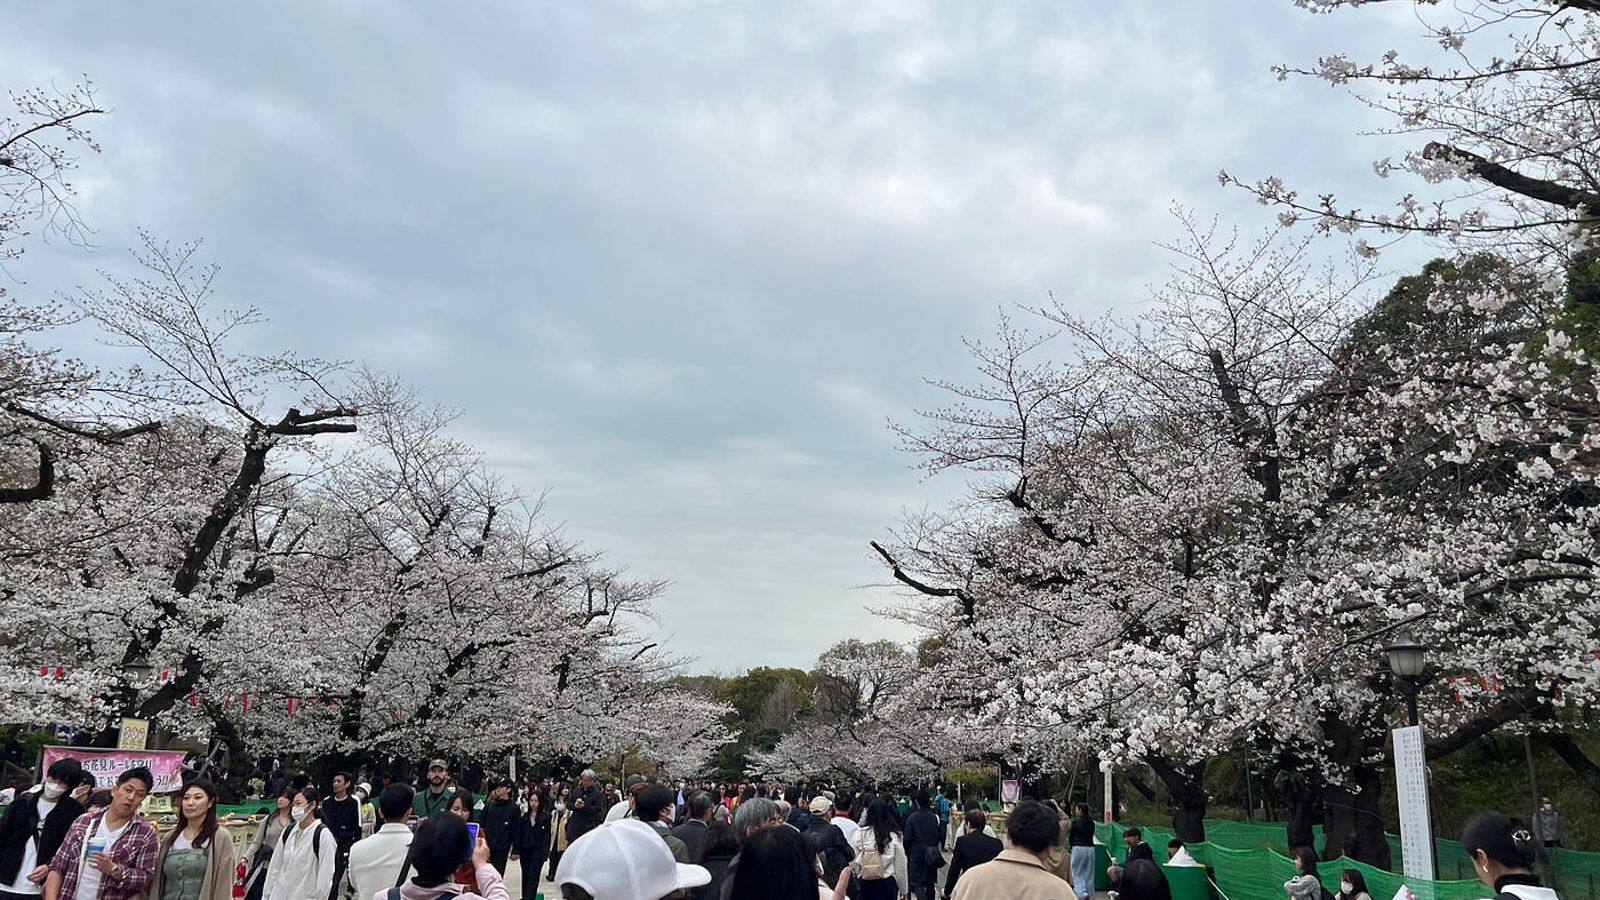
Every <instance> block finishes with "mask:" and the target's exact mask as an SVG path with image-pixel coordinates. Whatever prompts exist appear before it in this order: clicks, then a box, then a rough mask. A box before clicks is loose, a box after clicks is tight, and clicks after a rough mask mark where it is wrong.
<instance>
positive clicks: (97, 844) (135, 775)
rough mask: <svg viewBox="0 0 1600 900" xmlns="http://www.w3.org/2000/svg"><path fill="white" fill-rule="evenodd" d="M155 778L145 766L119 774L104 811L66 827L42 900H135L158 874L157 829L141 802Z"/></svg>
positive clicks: (51, 865)
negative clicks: (147, 817)
mask: <svg viewBox="0 0 1600 900" xmlns="http://www.w3.org/2000/svg"><path fill="white" fill-rule="evenodd" d="M155 783H156V778H155V776H154V775H152V774H150V770H149V769H147V768H145V767H144V766H135V767H133V768H131V769H128V770H127V771H125V772H123V773H122V774H121V775H119V776H117V786H116V787H115V788H114V789H113V790H112V791H111V801H110V802H109V803H108V804H107V805H106V808H105V809H104V810H101V811H99V812H95V813H85V814H84V815H81V816H79V817H78V819H77V821H75V822H73V823H72V827H71V828H69V829H67V836H66V837H64V838H62V839H61V846H60V847H57V848H56V852H55V856H53V857H51V859H50V871H49V872H47V873H46V874H45V878H44V900H136V898H140V897H142V896H143V895H144V893H145V891H146V890H147V889H148V888H149V887H150V879H151V878H152V877H154V875H155V870H156V852H157V847H156V829H155V826H153V825H151V824H150V820H149V819H146V818H145V817H144V816H141V815H139V804H141V803H143V802H144V798H145V797H146V796H148V795H149V794H150V789H151V788H152V787H154V786H155Z"/></svg>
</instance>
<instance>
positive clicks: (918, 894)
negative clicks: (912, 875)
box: [911, 882, 933, 900]
mask: <svg viewBox="0 0 1600 900" xmlns="http://www.w3.org/2000/svg"><path fill="white" fill-rule="evenodd" d="M911 896H913V897H915V898H917V900H933V883H932V882H929V883H927V884H913V885H912V886H911Z"/></svg>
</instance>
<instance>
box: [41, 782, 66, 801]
mask: <svg viewBox="0 0 1600 900" xmlns="http://www.w3.org/2000/svg"><path fill="white" fill-rule="evenodd" d="M66 792H67V786H66V785H64V784H58V783H56V782H54V781H46V782H45V783H44V798H45V799H46V800H56V799H59V798H60V797H61V795H62V794H65V793H66Z"/></svg>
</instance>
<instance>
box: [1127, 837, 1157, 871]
mask: <svg viewBox="0 0 1600 900" xmlns="http://www.w3.org/2000/svg"><path fill="white" fill-rule="evenodd" d="M1136 859H1148V860H1150V861H1151V862H1155V861H1156V854H1155V851H1154V850H1151V849H1150V845H1149V844H1147V843H1145V842H1144V841H1140V842H1139V843H1137V844H1134V845H1133V846H1132V847H1130V848H1128V855H1127V857H1126V858H1125V859H1123V861H1122V864H1123V865H1124V866H1126V865H1127V864H1128V863H1131V862H1133V861H1134V860H1136Z"/></svg>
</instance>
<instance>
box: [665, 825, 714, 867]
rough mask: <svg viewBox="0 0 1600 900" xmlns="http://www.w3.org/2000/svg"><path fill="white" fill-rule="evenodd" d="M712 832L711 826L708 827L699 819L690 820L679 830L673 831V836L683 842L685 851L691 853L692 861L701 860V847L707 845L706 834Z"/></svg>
mask: <svg viewBox="0 0 1600 900" xmlns="http://www.w3.org/2000/svg"><path fill="white" fill-rule="evenodd" d="M710 830H711V826H710V825H707V824H706V823H705V822H702V821H700V820H699V819H690V820H689V821H687V822H685V823H683V824H682V825H679V826H678V827H677V828H674V829H672V836H673V837H675V838H677V839H678V840H680V841H683V846H684V849H685V850H687V851H689V858H690V859H699V858H700V845H701V844H703V843H705V840H706V832H707V831H710Z"/></svg>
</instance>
